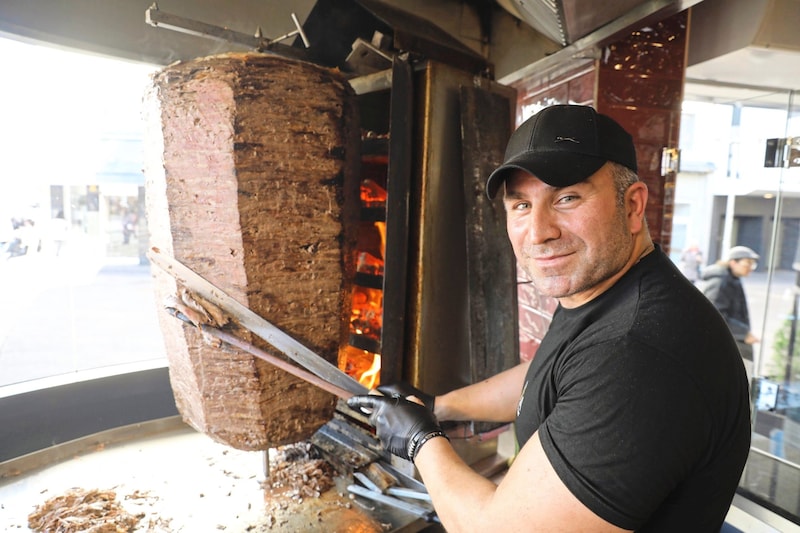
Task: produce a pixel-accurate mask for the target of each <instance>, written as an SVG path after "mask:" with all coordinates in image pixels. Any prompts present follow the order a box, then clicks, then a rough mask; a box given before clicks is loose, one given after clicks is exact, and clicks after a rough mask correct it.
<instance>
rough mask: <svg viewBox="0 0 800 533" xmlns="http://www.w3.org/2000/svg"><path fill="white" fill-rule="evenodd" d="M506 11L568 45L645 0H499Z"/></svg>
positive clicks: (562, 44) (545, 34)
mask: <svg viewBox="0 0 800 533" xmlns="http://www.w3.org/2000/svg"><path fill="white" fill-rule="evenodd" d="M497 3H498V4H500V5H501V6H502V7H503V8H504V9H505V10H506V11H508V12H509V13H511V14H512V15H514V16H515V17H517V18H518V19H520V20H522V21H524V22H526V23H527V24H529V25H530V26H531V27H532V28H533V29H534V30H536V31H538V32H539V33H541V34H542V35H544V36H545V37H547V38H548V39H551V40H553V41H555V42H557V43H559V44H561V46H567V45H570V44H572V43H574V42H575V41H577V40H578V39H580V38H581V37H584V36H586V35H589V34H590V33H592V32H593V31H595V30H596V29H598V28H600V27H602V26H605V25H606V24H608V23H609V22H612V21H614V20H616V19H618V18H622V17H623V16H625V15H626V14H627V13H628V12H629V11H631V10H633V9H634V8H636V7H639V6H641V5H643V4H652V3H654V2H652V1H651V0H650V1H643V0H606V1H605V2H602V3H599V2H598V3H594V4H593V5H592V6H591V7H589V6H587V3H588V2H586V1H583V0H497Z"/></svg>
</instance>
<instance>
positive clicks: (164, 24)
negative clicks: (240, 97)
mask: <svg viewBox="0 0 800 533" xmlns="http://www.w3.org/2000/svg"><path fill="white" fill-rule="evenodd" d="M144 14H145V22H147V24H149V25H151V26H154V27H156V28H165V29H168V30H173V31H177V32H180V33H187V34H189V35H197V36H199V37H205V38H207V39H214V40H216V41H223V42H229V43H235V44H240V45H243V46H246V47H248V48H252V49H254V50H257V51H259V52H271V53H274V54H277V55H282V56H287V57H293V58H297V59H305V54H304V53H303V51H302V49H298V48H294V47H291V46H287V45H284V44H280V41H284V40H286V39H288V38H290V37H294V36H295V35H299V36H300V38H301V39H302V40H303V44H304V45H305V47H306V48H309V47H310V46H311V45H310V43H309V40H308V37H307V36H306V34H305V32H304V31H303V27H302V26H301V25H300V22H299V21H298V20H297V16H296V15H295V14H294V13H292V21H293V22H294V25H295V28H296V29H295V30H293V31H290V32H289V33H286V34H284V35H281V36H280V37H277V38H275V39H268V38H265V37H263V36H262V34H261V27H260V26H259V27H258V29H256V32H255V34H253V35H248V34H246V33H242V32H239V31H234V30H231V29H228V28H223V27H221V26H214V25H213V24H207V23H205V22H200V21H198V20H193V19H189V18H186V17H181V16H178V15H173V14H171V13H165V12H164V11H161V10H159V9H158V4H157V3H155V2H153V5H151V6H150V7H149V8H147V10H146V11H145V13H144Z"/></svg>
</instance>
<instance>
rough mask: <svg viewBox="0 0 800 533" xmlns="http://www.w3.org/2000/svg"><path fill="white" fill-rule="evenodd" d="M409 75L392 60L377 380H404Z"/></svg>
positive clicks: (402, 64)
mask: <svg viewBox="0 0 800 533" xmlns="http://www.w3.org/2000/svg"><path fill="white" fill-rule="evenodd" d="M413 105H414V90H413V75H412V69H411V66H410V65H409V64H408V62H407V61H403V60H401V59H397V58H395V60H394V64H393V66H392V92H391V101H390V120H389V122H390V126H389V168H388V170H387V172H388V177H387V180H386V194H387V198H388V200H387V204H386V252H385V257H384V267H383V269H384V282H383V325H382V335H381V382H383V383H391V382H394V381H399V380H400V379H404V378H405V377H404V376H403V362H404V356H405V353H406V350H405V345H406V343H405V335H406V290H407V286H408V275H409V272H408V239H409V237H408V231H409V202H410V188H411V185H410V182H411V164H412V160H413V154H412V149H413V148H412V141H411V139H412V127H413V124H412V121H413Z"/></svg>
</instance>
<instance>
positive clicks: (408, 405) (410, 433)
mask: <svg viewBox="0 0 800 533" xmlns="http://www.w3.org/2000/svg"><path fill="white" fill-rule="evenodd" d="M347 405H348V406H350V407H351V408H352V409H357V410H359V411H361V412H362V413H364V414H368V415H369V421H370V423H371V424H372V425H373V426H375V431H376V433H377V434H378V438H379V439H380V440H381V444H383V447H384V448H386V449H387V450H388V451H389V452H391V453H393V454H394V455H397V456H398V457H402V458H403V459H408V460H409V461H412V462H413V461H414V457H415V456H416V454H417V452H419V450H420V449H421V448H422V446H423V444H425V443H426V442H427V441H428V440H429V439H432V438H434V437H445V438H446V436H445V434H444V432H443V431H442V428H440V427H439V423H438V422H437V421H436V417H435V416H433V413H432V412H431V411H429V410H428V408H427V407H425V406H424V405H420V404H418V403H414V402H410V401H408V400H406V399H404V398H400V397H397V396H376V395H365V396H353V397H352V398H350V399H349V400H347Z"/></svg>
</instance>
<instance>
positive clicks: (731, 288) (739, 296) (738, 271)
mask: <svg viewBox="0 0 800 533" xmlns="http://www.w3.org/2000/svg"><path fill="white" fill-rule="evenodd" d="M758 259H759V255H758V254H757V253H756V252H755V251H753V250H752V249H751V248H748V247H747V246H734V247H733V248H731V249H730V250H729V251H728V253H727V254H726V255H725V259H724V260H722V261H717V262H716V263H714V264H712V265H709V266H707V267H706V268H705V270H703V285H702V288H703V293H704V294H705V295H706V296H707V297H708V299H709V300H711V302H712V303H713V304H714V305H715V306H716V308H717V309H719V312H720V313H722V316H723V318H725V322H727V323H728V327H729V328H730V330H731V333H733V338H734V339H736V344H737V345H738V346H739V352H740V353H741V355H742V359H743V360H744V365H745V369H746V370H747V378H748V382H749V381H750V380H752V378H753V344H755V343H757V342H759V338H758V337H756V336H755V335H754V334H753V332H752V331H751V330H750V313H749V312H748V309H747V296H746V295H745V292H744V286H743V285H742V278H744V277H747V276H749V275H750V273H751V272H752V271H754V270H755V269H756V268H757V267H758Z"/></svg>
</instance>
